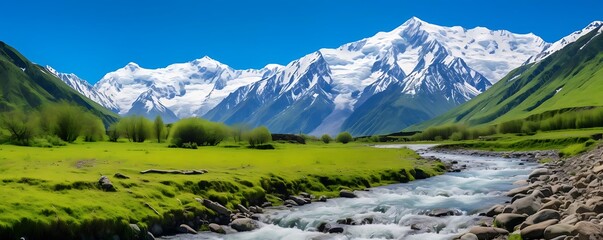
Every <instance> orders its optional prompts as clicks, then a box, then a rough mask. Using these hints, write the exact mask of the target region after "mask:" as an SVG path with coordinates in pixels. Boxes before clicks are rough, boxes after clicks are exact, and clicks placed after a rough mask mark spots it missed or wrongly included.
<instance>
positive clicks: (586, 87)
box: [405, 29, 603, 130]
mask: <svg viewBox="0 0 603 240" xmlns="http://www.w3.org/2000/svg"><path fill="white" fill-rule="evenodd" d="M597 30H598V29H597ZM597 30H594V31H592V32H590V33H589V34H587V35H585V36H584V37H582V38H580V39H579V40H578V41H576V42H574V43H572V44H569V45H567V46H566V47H565V48H563V49H561V50H560V51H558V52H556V53H554V54H553V55H551V56H549V57H548V58H546V59H544V60H543V61H541V62H539V63H535V64H530V65H526V66H522V67H519V68H517V69H515V70H513V71H511V73H509V74H508V75H507V76H506V77H504V78H503V79H502V80H500V81H499V82H498V83H496V84H495V85H494V86H492V87H491V88H490V89H488V90H487V91H485V92H484V93H482V94H480V95H479V96H477V97H475V98H474V99H472V100H470V101H468V102H466V103H464V104H462V105H460V106H459V107H457V108H454V109H453V110H451V111H449V112H447V113H445V114H443V115H441V116H438V117H436V118H434V119H432V120H429V121H427V122H423V123H421V124H417V125H414V126H411V127H409V128H407V129H405V130H420V129H425V128H428V127H430V126H439V125H446V124H454V123H460V124H466V125H469V126H477V125H485V124H497V123H501V122H507V121H510V120H516V119H526V118H528V117H530V116H536V115H541V114H546V115H554V113H557V112H564V111H573V110H580V109H587V108H592V107H601V106H603V34H597V32H598V31H597Z"/></svg>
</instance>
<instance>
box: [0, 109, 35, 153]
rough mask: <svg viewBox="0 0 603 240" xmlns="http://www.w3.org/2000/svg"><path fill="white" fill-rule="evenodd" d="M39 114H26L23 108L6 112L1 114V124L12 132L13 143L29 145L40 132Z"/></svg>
mask: <svg viewBox="0 0 603 240" xmlns="http://www.w3.org/2000/svg"><path fill="white" fill-rule="evenodd" d="M37 118H38V114H37V113H30V114H25V113H24V112H23V111H21V110H14V111H10V112H5V113H2V115H0V126H3V128H4V129H6V131H8V133H9V134H10V137H9V141H10V142H11V143H13V144H17V145H23V146H28V145H30V141H31V140H33V137H34V136H36V133H37V132H38V119H37Z"/></svg>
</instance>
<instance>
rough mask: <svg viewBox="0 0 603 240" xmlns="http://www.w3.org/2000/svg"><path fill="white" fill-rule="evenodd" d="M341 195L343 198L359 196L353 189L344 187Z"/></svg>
mask: <svg viewBox="0 0 603 240" xmlns="http://www.w3.org/2000/svg"><path fill="white" fill-rule="evenodd" d="M339 197H342V198H357V197H358V196H356V194H355V193H353V192H352V191H350V190H345V189H344V190H341V191H339Z"/></svg>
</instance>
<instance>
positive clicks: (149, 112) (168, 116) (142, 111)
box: [126, 89, 178, 123]
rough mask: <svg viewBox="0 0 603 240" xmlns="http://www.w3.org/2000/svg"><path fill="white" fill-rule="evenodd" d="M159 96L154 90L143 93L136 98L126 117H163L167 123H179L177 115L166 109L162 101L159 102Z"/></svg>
mask: <svg viewBox="0 0 603 240" xmlns="http://www.w3.org/2000/svg"><path fill="white" fill-rule="evenodd" d="M157 95H158V94H156V93H155V91H154V90H153V89H149V90H147V91H146V92H143V93H142V94H140V96H138V98H136V101H134V103H132V107H131V108H130V110H128V113H127V114H126V115H139V116H144V117H146V118H148V119H154V118H155V117H157V116H161V118H162V119H163V121H164V122H166V123H172V122H176V121H178V117H177V116H176V114H174V112H172V111H171V110H170V109H168V108H167V107H165V106H164V105H163V104H162V103H161V101H159V98H158V97H157Z"/></svg>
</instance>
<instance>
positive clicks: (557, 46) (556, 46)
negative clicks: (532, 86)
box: [524, 21, 603, 64]
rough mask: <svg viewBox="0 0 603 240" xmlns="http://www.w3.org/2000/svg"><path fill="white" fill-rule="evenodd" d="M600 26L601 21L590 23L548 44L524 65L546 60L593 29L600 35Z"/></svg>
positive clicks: (601, 24)
mask: <svg viewBox="0 0 603 240" xmlns="http://www.w3.org/2000/svg"><path fill="white" fill-rule="evenodd" d="M601 26H603V21H594V22H592V23H590V24H589V25H588V26H586V27H585V28H584V29H582V30H578V31H575V32H573V33H571V34H570V35H567V36H565V37H563V38H561V39H560V40H559V41H556V42H554V43H553V44H550V45H549V46H548V47H547V48H545V49H544V50H543V51H542V52H541V53H539V54H537V55H534V56H532V57H530V58H529V59H528V60H527V61H526V62H525V63H524V64H530V63H535V62H539V61H542V60H543V59H545V58H547V57H548V56H550V55H551V54H553V53H555V52H557V51H559V50H561V49H562V48H564V47H565V46H567V45H568V44H570V43H573V42H575V41H577V40H578V39H580V38H581V37H583V36H584V35H586V34H588V33H590V32H591V31H593V30H595V29H599V33H601V32H602V31H603V28H600V27H601Z"/></svg>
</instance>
